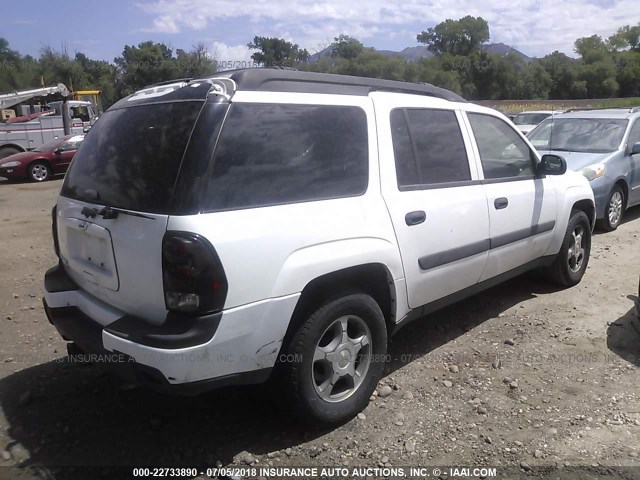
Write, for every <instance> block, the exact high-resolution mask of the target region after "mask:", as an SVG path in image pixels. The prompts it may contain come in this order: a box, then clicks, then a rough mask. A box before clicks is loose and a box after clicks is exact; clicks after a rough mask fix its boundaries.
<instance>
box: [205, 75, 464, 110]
mask: <svg viewBox="0 0 640 480" xmlns="http://www.w3.org/2000/svg"><path fill="white" fill-rule="evenodd" d="M222 77H227V78H230V79H232V80H234V81H235V83H236V85H237V89H238V90H247V91H260V90H262V91H271V92H296V93H330V94H345V95H369V93H371V92H375V91H380V92H396V93H408V94H414V95H425V96H430V97H436V98H442V99H444V100H449V101H453V102H466V100H465V99H464V98H462V97H461V96H460V95H458V94H456V93H454V92H451V91H449V90H446V89H444V88H440V87H436V86H434V85H431V84H428V83H424V84H419V83H410V82H402V81H398V80H386V79H381V78H367V77H354V76H350V75H336V74H331V73H316V72H304V71H298V70H295V69H294V70H290V69H276V68H247V69H240V70H227V71H223V72H217V73H215V74H212V75H208V76H206V77H203V78H201V79H200V80H206V79H207V78H210V79H217V80H219V79H220V78H222Z"/></svg>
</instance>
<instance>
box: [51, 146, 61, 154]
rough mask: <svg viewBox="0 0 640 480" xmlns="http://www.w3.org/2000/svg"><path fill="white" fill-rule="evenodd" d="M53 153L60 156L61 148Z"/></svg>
mask: <svg viewBox="0 0 640 480" xmlns="http://www.w3.org/2000/svg"><path fill="white" fill-rule="evenodd" d="M53 153H55V154H56V155H60V154H61V153H62V148H60V147H58V148H56V149H55V150H54V151H53Z"/></svg>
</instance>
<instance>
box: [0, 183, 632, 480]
mask: <svg viewBox="0 0 640 480" xmlns="http://www.w3.org/2000/svg"><path fill="white" fill-rule="evenodd" d="M59 188H60V180H55V181H51V182H47V183H45V184H38V185H34V184H9V183H7V182H4V181H2V180H0V246H1V249H0V264H1V265H3V268H2V270H1V271H0V314H1V317H0V319H1V322H2V328H1V329H0V406H1V409H2V412H1V413H2V414H1V415H0V450H3V452H2V458H0V465H4V468H0V477H3V478H18V477H20V478H57V479H66V478H73V479H88V478H116V477H118V476H119V475H122V474H123V472H124V471H126V470H123V471H112V472H107V473H104V475H102V476H98V477H96V476H94V475H90V474H89V472H88V470H86V469H83V468H81V467H83V466H107V465H108V466H113V465H123V466H127V465H132V464H135V465H140V466H151V467H153V466H175V465H185V466H190V465H200V466H206V465H209V466H215V465H216V462H219V463H218V464H220V463H221V464H222V465H230V464H236V465H244V466H248V465H253V466H267V465H274V466H283V465H287V466H290V465H318V466H333V467H335V466H350V467H352V466H370V467H377V466H381V465H387V466H409V465H429V466H453V465H460V466H462V465H477V466H493V467H498V474H499V475H498V478H512V477H515V476H518V475H525V476H529V477H530V478H534V477H535V478H537V477H542V476H543V473H544V472H546V473H545V475H546V476H545V478H591V477H589V475H598V474H602V475H603V477H602V478H605V475H609V477H608V478H612V477H614V476H615V477H619V478H640V458H639V457H638V455H639V454H640V388H639V387H640V369H639V368H638V367H639V366H640V320H638V319H637V318H635V316H634V315H633V300H634V299H635V296H636V294H637V289H638V275H639V274H640V248H638V246H639V242H638V235H640V220H638V218H639V217H640V209H639V208H635V209H634V210H632V211H630V212H628V213H627V220H626V222H625V223H624V224H623V225H622V226H621V227H620V228H619V229H618V231H616V232H614V233H609V234H597V235H596V236H595V237H594V240H593V249H592V257H591V262H590V265H589V269H588V271H587V274H586V276H585V278H584V280H583V282H582V283H581V284H580V285H579V286H577V287H574V288H572V289H569V290H564V291H558V290H555V289H553V288H551V287H549V286H548V285H546V284H545V283H544V282H543V281H542V280H541V279H540V278H539V277H538V276H536V275H527V276H524V277H521V278H518V279H516V280H514V281H511V282H509V283H508V284H505V285H502V286H499V287H496V288H494V289H492V290H490V291H488V292H485V293H483V294H480V295H478V296H476V297H473V298H471V299H469V300H467V301H465V302H462V303H461V304H458V305H455V306H453V307H450V308H447V309H446V310H443V311H441V312H439V313H437V314H434V315H431V316H429V317H426V318H424V319H423V320H421V321H418V322H415V323H413V324H411V325H410V326H408V327H406V328H405V329H403V330H401V331H400V332H399V333H398V334H397V335H396V336H395V337H394V338H393V341H392V344H391V347H390V353H391V355H392V357H393V360H392V361H391V362H390V364H389V365H388V372H387V374H386V376H385V377H384V379H383V381H382V384H381V385H380V387H379V388H378V391H377V392H376V393H377V396H376V398H375V399H374V400H373V401H372V402H371V403H370V405H369V407H368V408H367V409H366V410H365V411H364V412H363V413H362V414H360V415H359V416H358V418H357V419H354V420H353V421H351V422H349V423H347V424H345V425H343V426H341V427H338V428H335V429H331V430H320V429H315V430H314V429H312V430H309V429H305V428H303V427H301V426H300V425H299V424H298V423H296V422H295V421H294V420H293V419H291V418H290V417H289V414H288V412H286V411H284V410H283V409H281V408H279V405H278V395H277V393H278V392H277V391H276V392H274V391H273V390H274V389H273V388H271V387H269V386H266V387H265V386H263V387H250V388H243V389H227V390H222V391H218V392H213V393H210V394H206V395H203V396H200V397H195V398H177V397H171V396H162V395H159V394H156V393H153V392H150V391H147V390H143V389H139V388H132V387H131V386H128V385H126V384H123V383H122V382H121V381H120V380H118V379H117V378H115V377H112V376H111V375H110V374H107V373H105V372H103V371H102V370H101V369H100V368H97V367H90V366H83V365H78V364H70V363H68V362H64V361H61V359H63V358H64V356H65V351H66V350H65V345H64V342H63V341H62V340H61V339H60V338H59V337H58V335H57V333H56V332H55V329H54V328H53V327H52V326H51V325H50V324H49V323H48V322H47V320H46V318H45V314H44V311H43V309H42V305H41V297H42V277H43V274H44V272H45V270H46V269H47V268H49V267H51V266H53V265H54V264H55V260H54V255H53V249H52V246H51V243H52V242H51V239H50V209H51V206H52V205H53V203H54V199H55V197H56V195H57V193H58V190H59ZM386 387H391V388H386ZM385 394H388V396H384V395H385ZM16 464H22V465H24V466H30V467H27V468H20V469H16V468H7V467H8V466H13V465H16ZM620 466H635V469H634V468H623V469H616V470H611V469H610V468H608V467H620ZM70 467H74V468H70ZM541 467H548V468H546V469H541ZM572 467H582V468H581V470H579V471H577V472H574V474H575V475H576V476H571V475H569V474H568V473H567V472H571V471H573V470H572ZM607 472H609V473H607ZM443 478H445V477H444V476H443ZM449 478H455V475H450V476H449ZM460 478H461V477H460Z"/></svg>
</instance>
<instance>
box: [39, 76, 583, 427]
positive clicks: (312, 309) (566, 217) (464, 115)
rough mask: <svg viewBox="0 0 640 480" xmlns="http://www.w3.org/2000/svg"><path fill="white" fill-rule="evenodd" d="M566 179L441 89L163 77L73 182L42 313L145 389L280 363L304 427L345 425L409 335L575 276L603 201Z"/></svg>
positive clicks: (100, 138)
mask: <svg viewBox="0 0 640 480" xmlns="http://www.w3.org/2000/svg"><path fill="white" fill-rule="evenodd" d="M565 170H566V163H565V162H564V160H563V159H562V158H560V157H558V156H554V155H548V156H545V157H543V158H542V159H539V158H538V156H537V154H536V152H535V150H534V149H533V148H532V147H531V145H530V144H529V143H528V141H527V140H526V139H525V138H524V137H523V135H522V134H521V133H520V132H518V131H517V130H516V129H515V128H514V127H513V125H512V124H511V122H509V121H508V120H507V119H506V117H504V116H503V115H501V114H499V113H497V112H495V111H494V110H491V109H488V108H484V107H480V106H478V105H474V104H471V103H467V102H465V101H464V100H463V99H462V98H460V97H458V96H457V95H455V94H453V93H451V92H449V91H446V90H442V89H439V88H436V87H433V86H430V85H416V84H410V83H403V82H394V81H387V80H376V79H365V78H355V77H347V76H336V75H328V74H315V73H303V72H295V71H284V70H269V69H253V70H239V71H231V72H224V73H220V74H217V76H215V77H214V78H205V79H197V80H192V81H188V82H187V81H185V82H178V83H173V84H163V85H159V86H153V87H150V88H148V89H145V90H142V91H140V92H137V93H135V94H134V95H132V96H130V97H128V98H125V99H123V100H121V101H120V102H118V103H117V104H115V105H114V106H113V107H111V108H110V109H109V111H107V112H106V113H105V114H103V116H102V117H101V118H100V119H99V120H98V122H97V123H96V125H95V126H94V127H93V128H92V129H91V131H90V132H89V133H88V135H87V137H86V139H85V141H84V143H83V144H82V146H81V147H80V149H79V150H78V153H77V154H76V157H75V159H74V161H73V164H72V165H71V168H70V170H69V172H68V173H67V176H66V179H65V181H64V184H63V186H62V190H61V193H60V197H59V199H58V202H57V205H56V207H55V208H54V211H53V233H54V240H55V245H56V252H57V254H58V256H59V258H60V262H59V265H58V266H57V267H55V268H52V269H51V270H49V271H48V272H47V274H46V276H45V288H46V293H45V308H46V312H47V316H48V318H49V320H50V321H51V323H52V324H54V325H55V326H56V328H57V329H58V331H59V332H60V334H61V335H62V336H63V337H64V338H65V339H66V340H69V341H70V342H73V343H71V344H70V349H69V350H70V352H71V353H73V352H84V354H92V357H91V358H94V359H105V358H107V359H108V360H109V362H108V363H109V364H110V365H111V366H113V367H114V368H116V369H118V370H119V371H120V372H121V373H122V374H123V375H126V376H128V377H129V378H131V379H134V380H135V381H137V382H140V383H144V384H147V385H151V386H154V387H155V388H158V389H168V390H178V391H183V392H198V391H201V390H204V389H209V388H213V387H216V386H222V385H228V384H240V383H258V382H263V381H265V380H267V378H269V377H270V376H271V374H272V373H273V372H274V371H277V372H278V375H277V377H278V379H279V380H280V381H285V382H286V383H287V385H288V387H289V388H288V390H289V392H290V394H291V398H292V399H293V404H294V405H295V407H296V408H297V409H298V410H299V411H300V412H302V413H303V414H304V415H305V416H306V417H307V418H311V419H313V420H315V421H323V422H339V421H343V420H345V419H348V418H349V417H351V416H353V415H355V414H356V413H357V412H358V411H360V410H361V409H363V408H364V407H365V406H366V404H367V402H368V400H369V397H370V395H371V394H372V392H373V390H374V388H375V387H376V385H377V382H378V381H379V379H380V377H381V375H382V372H383V367H384V362H385V360H386V358H387V357H386V352H387V339H388V336H389V335H391V334H392V333H393V332H395V331H396V330H397V329H398V327H400V326H402V325H404V324H406V323H407V322H409V321H410V320H412V319H414V318H419V317H421V316H423V315H425V314H427V313H428V312H431V311H433V310H435V309H437V308H441V307H443V306H445V305H447V304H450V303H452V302H455V301H457V300H459V299H461V298H463V297H464V296H468V295H472V294H474V293H476V292H478V291H480V290H482V289H484V288H487V287H489V286H492V285H495V284H497V283H499V282H501V281H504V280H505V279H508V278H510V277H513V276H515V275H518V274H520V273H522V272H524V271H526V270H529V269H532V268H535V267H547V270H548V272H549V275H550V276H551V277H552V279H553V280H555V281H556V282H558V283H560V284H561V285H564V286H571V285H574V284H576V283H578V282H579V281H580V279H581V278H582V275H583V274H584V271H585V269H586V267H587V262H588V260H589V251H590V245H591V231H592V227H593V222H594V219H595V215H594V201H593V193H592V190H591V188H590V187H589V183H588V182H587V180H586V179H585V178H584V176H582V175H579V174H577V173H573V172H567V173H564V172H565ZM96 354H97V355H96Z"/></svg>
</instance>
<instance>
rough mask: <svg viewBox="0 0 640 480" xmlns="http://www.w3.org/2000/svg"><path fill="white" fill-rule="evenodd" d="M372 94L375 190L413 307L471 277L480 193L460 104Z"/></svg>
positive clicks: (483, 210)
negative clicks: (387, 219)
mask: <svg viewBox="0 0 640 480" xmlns="http://www.w3.org/2000/svg"><path fill="white" fill-rule="evenodd" d="M372 97H373V98H374V101H375V105H376V115H377V118H378V128H379V133H378V135H379V137H378V138H379V142H380V147H379V148H380V165H381V181H382V191H383V195H384V198H385V201H386V204H387V208H388V210H389V213H390V215H391V219H392V222H393V226H394V229H395V233H396V237H397V239H398V244H399V245H400V252H401V256H402V263H403V267H404V271H405V277H406V283H407V295H408V302H409V306H410V307H411V308H416V307H419V306H421V305H425V304H427V303H430V302H432V301H434V300H437V299H439V298H442V297H445V296H447V295H449V294H452V293H455V292H457V291H459V290H462V289H464V288H466V287H470V286H472V285H474V284H476V283H477V282H478V279H479V278H480V275H481V273H482V271H483V270H484V267H485V264H486V261H487V250H488V245H489V218H488V213H487V202H486V197H485V193H484V189H483V186H482V185H481V183H480V182H479V179H478V172H477V171H476V167H475V162H474V161H473V157H472V151H471V150H470V143H469V138H468V136H467V134H466V132H465V131H464V130H463V129H461V127H460V119H461V115H460V112H459V111H456V110H454V109H452V108H451V107H450V105H451V104H450V103H449V102H445V101H442V100H439V99H434V98H428V97H416V96H409V95H398V94H386V93H374V94H372Z"/></svg>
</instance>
